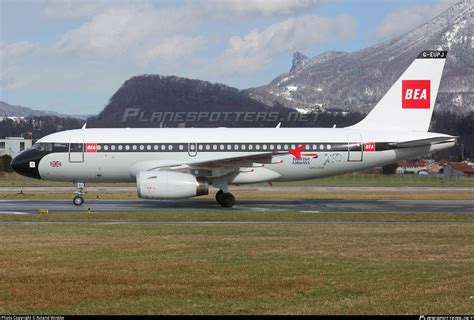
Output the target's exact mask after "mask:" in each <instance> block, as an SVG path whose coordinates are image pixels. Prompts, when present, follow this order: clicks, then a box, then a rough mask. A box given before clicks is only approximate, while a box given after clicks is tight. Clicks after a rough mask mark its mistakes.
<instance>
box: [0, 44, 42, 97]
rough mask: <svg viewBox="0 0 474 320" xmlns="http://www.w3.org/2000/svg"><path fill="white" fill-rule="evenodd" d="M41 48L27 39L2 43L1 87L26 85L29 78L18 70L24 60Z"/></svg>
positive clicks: (14, 87)
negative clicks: (20, 74) (19, 73)
mask: <svg viewBox="0 0 474 320" xmlns="http://www.w3.org/2000/svg"><path fill="white" fill-rule="evenodd" d="M39 49H40V48H39V47H38V46H37V45H35V44H33V43H30V42H26V41H21V42H14V43H6V44H0V70H1V72H0V87H1V88H4V89H17V88H21V87H24V86H26V85H27V84H28V80H27V79H26V78H25V77H21V76H19V75H18V71H19V70H20V69H21V64H22V61H23V60H24V59H25V58H27V57H28V56H31V55H32V54H35V52H37V51H38V50H39Z"/></svg>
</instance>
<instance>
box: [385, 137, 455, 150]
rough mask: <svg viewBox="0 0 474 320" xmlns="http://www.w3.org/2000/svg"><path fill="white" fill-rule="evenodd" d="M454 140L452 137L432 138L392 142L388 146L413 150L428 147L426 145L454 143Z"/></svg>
mask: <svg viewBox="0 0 474 320" xmlns="http://www.w3.org/2000/svg"><path fill="white" fill-rule="evenodd" d="M456 138H457V137H453V136H444V137H434V138H427V139H418V140H408V141H401V142H392V143H390V145H391V146H396V147H399V148H413V147H422V146H428V145H432V144H438V143H443V142H454V141H456Z"/></svg>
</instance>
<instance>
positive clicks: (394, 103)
mask: <svg viewBox="0 0 474 320" xmlns="http://www.w3.org/2000/svg"><path fill="white" fill-rule="evenodd" d="M446 55H447V51H431V50H430V51H423V52H422V53H420V54H419V55H418V57H417V58H416V59H415V61H413V63H412V64H411V65H410V66H409V67H408V69H406V70H405V72H404V73H403V74H402V75H401V77H400V78H399V79H398V80H397V82H395V84H394V85H393V86H392V87H391V88H390V90H388V92H387V93H386V94H385V95H384V96H383V98H382V99H381V100H380V101H379V102H378V103H377V104H376V105H375V107H374V108H373V109H372V111H370V113H369V114H368V115H367V116H366V117H365V118H364V119H363V120H362V121H360V122H359V123H357V124H356V125H354V126H352V128H360V129H398V130H399V129H402V130H410V131H428V128H429V126H430V122H431V115H432V114H433V109H434V104H435V101H436V96H437V94H438V88H439V83H440V80H441V75H442V73H443V68H444V63H445V62H446Z"/></svg>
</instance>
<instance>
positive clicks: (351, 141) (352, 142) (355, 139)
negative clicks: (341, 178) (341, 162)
mask: <svg viewBox="0 0 474 320" xmlns="http://www.w3.org/2000/svg"><path fill="white" fill-rule="evenodd" d="M347 154H348V156H347V161H362V137H361V135H360V133H348V134H347Z"/></svg>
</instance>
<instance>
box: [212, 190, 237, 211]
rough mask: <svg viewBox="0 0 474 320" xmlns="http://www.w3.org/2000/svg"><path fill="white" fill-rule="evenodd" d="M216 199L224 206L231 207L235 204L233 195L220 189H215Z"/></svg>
mask: <svg viewBox="0 0 474 320" xmlns="http://www.w3.org/2000/svg"><path fill="white" fill-rule="evenodd" d="M216 200H217V202H219V204H220V205H221V206H223V207H224V208H232V207H233V206H234V204H235V197H234V195H233V194H232V193H230V192H224V191H222V190H219V191H217V193H216Z"/></svg>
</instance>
